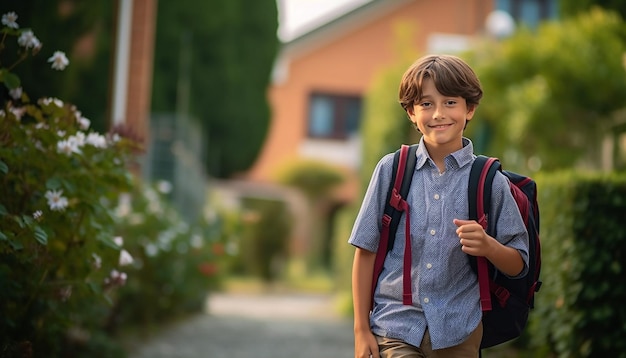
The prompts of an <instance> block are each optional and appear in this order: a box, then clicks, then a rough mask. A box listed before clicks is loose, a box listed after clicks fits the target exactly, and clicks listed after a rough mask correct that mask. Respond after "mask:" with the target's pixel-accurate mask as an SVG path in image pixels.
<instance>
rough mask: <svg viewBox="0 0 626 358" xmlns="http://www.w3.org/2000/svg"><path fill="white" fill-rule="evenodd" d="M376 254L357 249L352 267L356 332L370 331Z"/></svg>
mask: <svg viewBox="0 0 626 358" xmlns="http://www.w3.org/2000/svg"><path fill="white" fill-rule="evenodd" d="M375 259H376V253H373V252H370V251H367V250H364V249H360V248H357V249H356V251H355V253H354V262H353V266H352V301H353V305H354V330H355V331H357V330H369V329H370V322H369V313H370V308H371V305H372V297H371V294H372V292H371V289H372V276H373V274H374V260H375Z"/></svg>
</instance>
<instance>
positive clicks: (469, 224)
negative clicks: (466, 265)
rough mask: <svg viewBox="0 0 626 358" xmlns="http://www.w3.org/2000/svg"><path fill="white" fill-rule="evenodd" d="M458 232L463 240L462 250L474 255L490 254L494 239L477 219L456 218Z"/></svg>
mask: <svg viewBox="0 0 626 358" xmlns="http://www.w3.org/2000/svg"><path fill="white" fill-rule="evenodd" d="M453 222H454V225H456V226H457V229H456V234H457V235H458V236H459V239H460V242H461V250H463V252H465V253H466V254H469V255H472V256H489V253H490V252H491V250H493V248H492V246H491V242H492V240H490V239H491V237H490V236H489V235H487V233H486V232H485V230H484V229H483V227H482V226H480V224H479V223H477V222H476V221H475V220H459V219H454V221H453Z"/></svg>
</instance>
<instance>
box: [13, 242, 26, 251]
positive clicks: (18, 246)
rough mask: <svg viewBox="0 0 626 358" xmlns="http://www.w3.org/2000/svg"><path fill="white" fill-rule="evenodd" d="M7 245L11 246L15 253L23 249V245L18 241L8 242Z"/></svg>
mask: <svg viewBox="0 0 626 358" xmlns="http://www.w3.org/2000/svg"><path fill="white" fill-rule="evenodd" d="M9 244H10V245H11V247H12V248H13V250H15V251H19V250H21V249H23V248H24V245H22V243H21V242H19V241H13V240H12V241H9Z"/></svg>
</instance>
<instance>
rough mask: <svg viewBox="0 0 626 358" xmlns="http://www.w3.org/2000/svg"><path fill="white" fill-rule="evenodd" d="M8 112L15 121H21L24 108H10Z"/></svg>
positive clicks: (24, 111)
mask: <svg viewBox="0 0 626 358" xmlns="http://www.w3.org/2000/svg"><path fill="white" fill-rule="evenodd" d="M9 110H10V111H11V113H13V115H14V116H15V119H17V120H18V121H20V120H22V116H24V113H26V108H25V107H19V108H18V107H11V108H10V109H9Z"/></svg>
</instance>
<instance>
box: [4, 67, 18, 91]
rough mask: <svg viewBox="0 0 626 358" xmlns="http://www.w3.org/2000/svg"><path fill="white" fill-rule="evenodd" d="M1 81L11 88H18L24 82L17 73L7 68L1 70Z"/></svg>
mask: <svg viewBox="0 0 626 358" xmlns="http://www.w3.org/2000/svg"><path fill="white" fill-rule="evenodd" d="M0 82H4V85H5V86H6V87H7V88H8V89H10V90H12V89H16V88H18V87H19V86H20V85H21V84H22V82H21V81H20V78H19V77H18V76H17V75H16V74H14V73H11V72H9V71H7V70H3V71H0Z"/></svg>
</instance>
